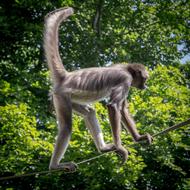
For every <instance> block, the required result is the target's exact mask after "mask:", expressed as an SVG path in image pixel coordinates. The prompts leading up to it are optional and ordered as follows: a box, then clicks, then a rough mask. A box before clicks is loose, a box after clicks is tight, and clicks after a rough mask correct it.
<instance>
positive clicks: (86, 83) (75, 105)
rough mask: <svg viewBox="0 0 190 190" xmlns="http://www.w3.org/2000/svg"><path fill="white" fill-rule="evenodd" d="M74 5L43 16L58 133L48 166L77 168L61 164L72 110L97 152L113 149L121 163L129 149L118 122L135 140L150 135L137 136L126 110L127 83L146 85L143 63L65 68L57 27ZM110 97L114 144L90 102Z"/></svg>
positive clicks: (142, 86)
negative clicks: (119, 157)
mask: <svg viewBox="0 0 190 190" xmlns="http://www.w3.org/2000/svg"><path fill="white" fill-rule="evenodd" d="M73 13H74V11H73V8H71V7H67V8H60V9H57V10H55V11H53V12H50V13H49V14H47V15H46V17H45V31H44V50H45V56H46V59H47V63H48V67H49V69H50V73H51V77H52V81H53V103H54V107H55V111H56V117H57V120H58V136H57V139H56V143H55V148H54V152H53V155H52V157H51V161H50V165H49V169H50V170H53V169H59V168H62V169H64V170H67V171H69V172H73V171H75V170H76V168H77V166H76V164H75V163H74V162H66V163H60V161H61V159H62V157H63V156H64V154H65V151H66V149H67V147H68V144H69V140H70V137H71V131H72V112H75V113H77V114H79V115H80V116H82V117H83V118H84V120H85V124H86V126H87V128H88V129H89V131H90V133H91V135H92V137H93V140H94V143H95V145H96V147H97V149H98V151H99V152H109V151H116V153H117V154H119V155H120V156H121V157H122V159H123V162H125V161H126V160H127V158H128V151H127V149H125V148H124V147H123V146H122V142H121V138H120V132H121V126H120V125H121V123H122V124H123V125H124V127H125V128H126V129H128V131H129V132H130V134H131V135H132V137H133V139H134V140H135V141H141V140H146V141H148V143H149V144H150V143H151V142H152V137H151V136H150V135H149V134H145V135H140V134H139V133H138V131H137V129H136V125H135V122H134V120H133V119H132V117H131V116H130V113H129V111H128V103H127V101H126V98H127V95H128V92H129V89H130V86H132V87H136V88H138V89H145V88H146V84H145V83H146V80H147V78H148V72H147V71H146V69H145V67H144V66H143V65H142V64H123V65H122V64H116V65H114V66H109V67H101V68H86V69H80V70H76V71H73V72H68V71H66V70H65V68H64V66H63V64H62V61H61V58H60V54H59V46H58V43H59V32H58V30H59V26H60V24H61V23H62V22H63V21H64V20H66V18H68V17H69V16H70V15H72V14H73ZM102 98H109V104H108V105H107V108H108V115H109V120H110V124H111V129H112V136H113V143H110V144H106V143H105V142H104V137H103V134H102V130H101V128H100V126H99V123H98V120H97V118H96V114H95V110H94V109H93V108H91V107H90V106H89V104H90V103H94V102H96V101H99V100H101V99H102Z"/></svg>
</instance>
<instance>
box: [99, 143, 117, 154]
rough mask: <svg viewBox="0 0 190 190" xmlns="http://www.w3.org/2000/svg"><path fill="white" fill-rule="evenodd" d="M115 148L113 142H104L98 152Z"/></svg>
mask: <svg viewBox="0 0 190 190" xmlns="http://www.w3.org/2000/svg"><path fill="white" fill-rule="evenodd" d="M114 150H116V147H115V145H114V144H111V143H110V144H106V145H105V146H104V147H101V149H100V152H110V151H114Z"/></svg>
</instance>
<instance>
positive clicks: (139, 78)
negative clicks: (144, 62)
mask: <svg viewBox="0 0 190 190" xmlns="http://www.w3.org/2000/svg"><path fill="white" fill-rule="evenodd" d="M148 77H149V75H148V72H147V71H146V70H136V72H135V73H134V75H133V81H132V86H134V87H136V88H138V89H141V90H143V89H146V88H147V86H146V81H147V79H148Z"/></svg>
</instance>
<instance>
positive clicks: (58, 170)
mask: <svg viewBox="0 0 190 190" xmlns="http://www.w3.org/2000/svg"><path fill="white" fill-rule="evenodd" d="M188 124H190V118H189V119H187V120H186V121H183V122H181V123H178V124H176V125H173V126H171V127H168V128H167V129H165V130H163V131H161V132H159V133H156V134H154V135H152V137H157V136H159V135H163V134H166V133H168V132H170V131H173V130H176V129H178V128H180V127H183V126H186V125H188ZM135 144H136V143H135ZM135 144H132V145H131V146H133V145H135ZM111 152H114V151H110V152H105V153H103V154H100V155H98V156H94V157H92V158H89V159H86V160H83V161H80V162H78V163H76V165H80V164H83V163H86V162H90V161H92V160H95V159H97V158H100V157H103V156H104V155H106V154H108V153H111ZM60 171H62V172H65V171H64V170H63V169H56V170H51V171H50V170H46V171H41V172H33V173H28V174H21V175H15V176H7V177H1V178H0V181H2V180H9V179H15V178H21V177H28V176H33V175H42V174H48V173H55V172H60Z"/></svg>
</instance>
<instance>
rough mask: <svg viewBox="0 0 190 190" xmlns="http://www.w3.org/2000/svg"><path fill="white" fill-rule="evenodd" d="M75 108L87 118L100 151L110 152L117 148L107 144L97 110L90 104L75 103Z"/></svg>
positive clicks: (86, 122)
mask: <svg viewBox="0 0 190 190" xmlns="http://www.w3.org/2000/svg"><path fill="white" fill-rule="evenodd" d="M72 107H73V110H74V111H75V112H76V113H77V114H79V115H80V116H82V117H83V118H84V120H85V124H86V127H87V128H88V129H89V131H90V133H91V135H92V137H93V140H94V143H95V145H96V147H97V149H98V151H99V152H109V151H113V150H115V145H114V144H111V143H110V144H106V143H105V142H104V137H103V133H102V130H101V128H100V125H99V122H98V120H97V118H96V113H95V110H94V109H93V108H91V107H89V106H84V105H80V104H76V103H73V104H72Z"/></svg>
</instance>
